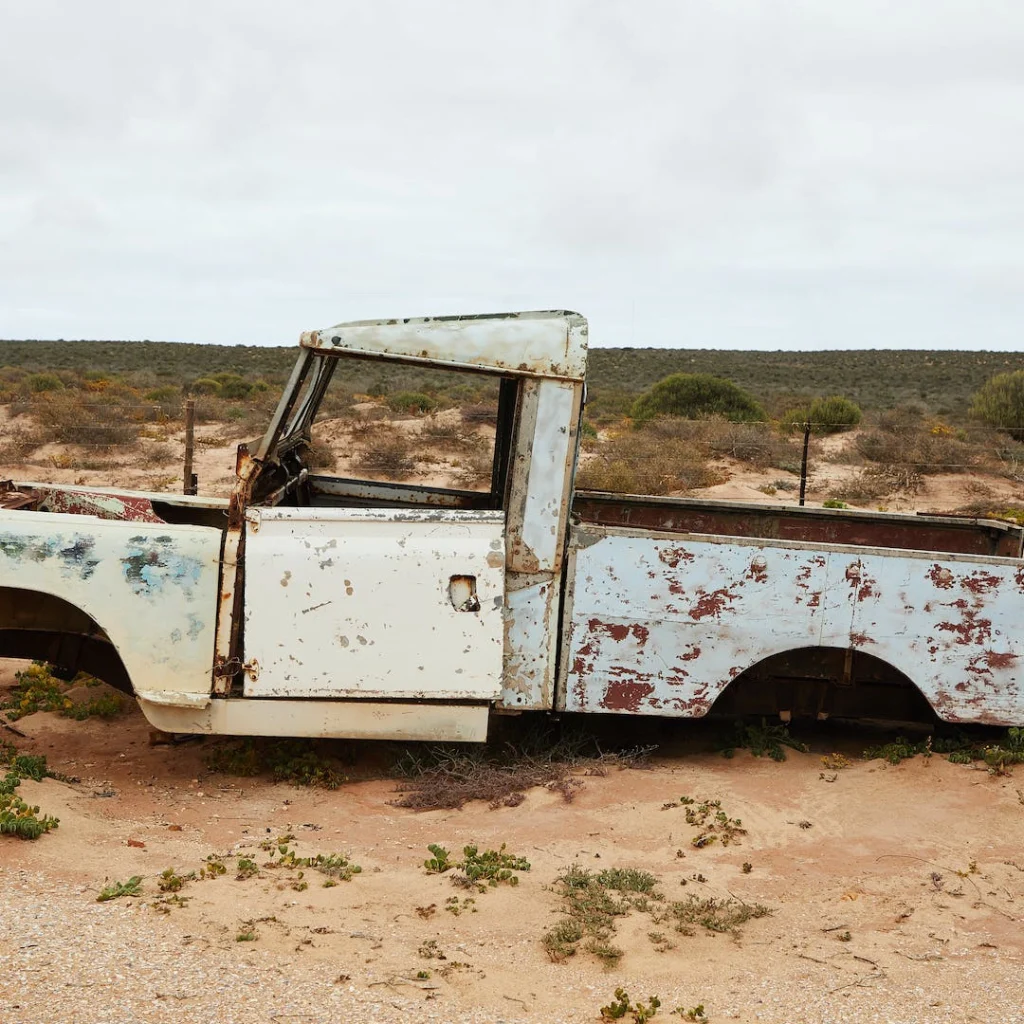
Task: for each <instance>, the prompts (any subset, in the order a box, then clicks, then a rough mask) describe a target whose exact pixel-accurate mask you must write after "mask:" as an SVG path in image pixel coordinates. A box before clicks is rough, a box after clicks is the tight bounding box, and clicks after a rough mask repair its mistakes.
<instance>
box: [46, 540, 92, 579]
mask: <svg viewBox="0 0 1024 1024" xmlns="http://www.w3.org/2000/svg"><path fill="white" fill-rule="evenodd" d="M95 546H96V542H95V541H94V540H93V539H92V537H83V536H82V535H81V534H75V538H74V540H73V541H72V543H71V544H70V545H69V546H68V547H66V548H61V550H60V551H58V552H57V554H58V555H59V556H60V560H61V561H62V562H63V563H64V567H65V568H67V569H77V570H79V571H80V572H81V574H82V579H85V580H87V579H89V577H90V576H92V574H93V572H94V571H95V569H96V566H97V565H99V564H100V563H99V560H98V559H96V558H91V557H90V556H91V555H92V551H93V548H94V547H95Z"/></svg>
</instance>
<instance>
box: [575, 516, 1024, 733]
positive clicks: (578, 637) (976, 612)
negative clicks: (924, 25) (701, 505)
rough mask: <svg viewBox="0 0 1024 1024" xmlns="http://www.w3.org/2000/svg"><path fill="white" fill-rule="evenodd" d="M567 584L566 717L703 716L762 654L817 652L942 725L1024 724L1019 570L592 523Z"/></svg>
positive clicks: (1023, 576) (1005, 562) (1011, 564)
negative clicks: (893, 681) (898, 679)
mask: <svg viewBox="0 0 1024 1024" xmlns="http://www.w3.org/2000/svg"><path fill="white" fill-rule="evenodd" d="M569 575H570V579H572V580H573V584H572V587H571V600H570V604H569V607H568V609H567V612H566V621H567V629H568V635H567V642H566V645H565V646H566V656H565V661H564V664H565V670H566V673H567V675H566V686H565V691H564V693H563V694H562V695H561V699H560V704H561V706H564V708H565V709H566V710H570V711H592V712H618V713H624V712H625V713H633V714H648V715H678V716H686V717H699V716H701V715H703V714H705V713H706V712H707V711H708V709H709V708H710V707H711V705H712V703H713V702H714V700H715V698H716V697H717V696H718V695H719V694H720V693H721V692H722V690H723V689H724V688H725V687H726V686H727V685H728V684H729V682H730V681H731V680H733V679H735V678H736V676H738V675H739V674H740V673H741V672H743V671H744V670H745V669H747V668H750V667H751V666H753V665H755V664H757V663H758V662H760V661H762V660H763V659H764V658H767V657H769V656H771V655H774V654H779V653H782V652H785V651H789V650H794V649H798V648H806V647H816V646H824V647H838V648H848V649H853V650H862V651H866V652H868V653H870V654H872V655H875V656H876V657H878V658H881V659H882V660H883V661H885V662H887V663H888V664H890V665H892V666H893V667H895V668H896V669H898V670H899V671H900V672H902V673H904V674H905V675H906V676H908V677H909V678H910V679H911V680H913V682H914V683H915V684H916V685H917V686H918V687H919V689H920V690H921V691H922V693H923V694H924V695H925V697H926V698H927V699H928V700H929V701H930V703H931V704H932V706H933V707H934V708H935V709H936V711H937V713H938V714H939V716H940V717H942V718H944V719H946V720H947V721H954V722H987V723H992V724H1012V723H1018V722H1021V721H1024V691H1022V687H1021V671H1020V668H1019V665H1020V658H1021V655H1022V654H1024V640H1022V638H1021V632H1020V627H1019V618H1020V606H1021V600H1022V597H1024V566H1022V565H1021V564H1020V563H1019V562H1017V561H1015V560H1010V559H1003V558H982V557H973V556H951V555H945V556H941V557H938V558H937V557H936V556H935V555H934V554H929V553H925V552H908V551H903V552H896V551H887V550H884V549H879V548H853V547H842V546H838V545H837V546H832V547H829V546H821V545H815V544H800V543H796V542H788V543H787V542H775V543H773V544H770V545H768V544H764V543H760V542H757V541H753V540H742V539H738V538H730V539H721V538H709V537H706V536H698V535H681V536H668V535H660V536H659V535H648V536H636V535H635V533H629V532H626V531H622V530H615V529H610V528H605V527H587V528H581V529H579V530H578V531H576V536H575V542H574V544H573V547H572V556H571V564H570V567H569Z"/></svg>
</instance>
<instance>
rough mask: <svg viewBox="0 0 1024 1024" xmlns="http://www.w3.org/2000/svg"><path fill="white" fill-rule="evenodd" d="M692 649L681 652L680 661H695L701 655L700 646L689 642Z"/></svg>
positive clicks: (688, 645)
mask: <svg viewBox="0 0 1024 1024" xmlns="http://www.w3.org/2000/svg"><path fill="white" fill-rule="evenodd" d="M686 646H687V647H689V648H690V649H689V650H688V651H686V652H685V653H684V654H680V655H679V656H678V658H677V660H678V661H695V660H696V659H697V658H699V657H700V648H699V647H695V646H693V644H687V645H686Z"/></svg>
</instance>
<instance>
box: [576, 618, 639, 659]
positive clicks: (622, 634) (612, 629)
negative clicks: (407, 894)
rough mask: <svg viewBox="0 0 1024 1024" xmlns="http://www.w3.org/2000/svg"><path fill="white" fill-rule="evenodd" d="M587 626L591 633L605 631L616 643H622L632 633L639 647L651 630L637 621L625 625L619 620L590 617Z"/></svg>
mask: <svg viewBox="0 0 1024 1024" xmlns="http://www.w3.org/2000/svg"><path fill="white" fill-rule="evenodd" d="M587 628H588V629H589V630H590V632H591V633H597V632H599V631H600V632H605V633H607V634H608V635H609V636H610V637H611V638H612V639H613V640H614V641H615V642H616V643H622V641H623V640H625V639H626V637H628V636H630V635H632V637H633V639H634V640H636V642H637V646H639V647H643V645H644V644H645V643H647V640H648V638H649V637H650V635H651V631H650V630H649V629H648V628H647V627H646V626H644V625H642V624H641V623H639V622H634V623H633V624H632V625H629V626H627V625H625V624H624V623H621V622H602V621H601V620H600V619H590V621H589V622H587ZM581 653H582V649H581ZM588 653H589V652H588Z"/></svg>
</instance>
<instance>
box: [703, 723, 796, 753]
mask: <svg viewBox="0 0 1024 1024" xmlns="http://www.w3.org/2000/svg"><path fill="white" fill-rule="evenodd" d="M785 747H789V748H790V749H791V750H798V751H800V752H801V753H806V752H807V745H806V744H805V743H801V742H800V741H799V740H795V739H793V737H792V736H790V735H789V728H788V727H787V726H786V725H782V724H777V725H776V724H772V725H769V724H768V721H767V720H766V719H764V718H762V719H761V724H760V725H755V724H752V723H750V722H743V721H738V722H737V723H736V727H735V730H734V732H733V735H732V736H731V737H730V738H729V739H727V740H725V741H724V742H723V744H722V745H721V747H720V748H719V749H720V751H721V753H722V756H723V757H732V756H733V755H734V754H735V753H736V751H737V750H738V749H740V748H745V749H747V750H749V751H750V752H751V754H753V755H754V757H766V756H767V757H770V758H771V759H772V760H773V761H785V760H786V751H785V749H784V748H785Z"/></svg>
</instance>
